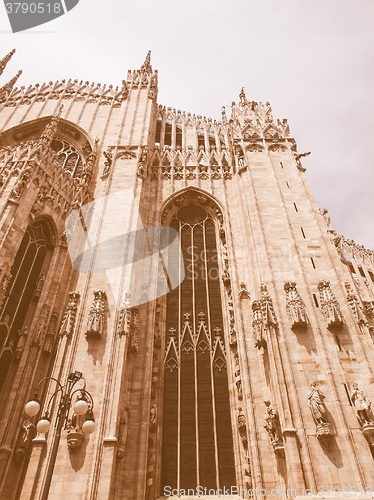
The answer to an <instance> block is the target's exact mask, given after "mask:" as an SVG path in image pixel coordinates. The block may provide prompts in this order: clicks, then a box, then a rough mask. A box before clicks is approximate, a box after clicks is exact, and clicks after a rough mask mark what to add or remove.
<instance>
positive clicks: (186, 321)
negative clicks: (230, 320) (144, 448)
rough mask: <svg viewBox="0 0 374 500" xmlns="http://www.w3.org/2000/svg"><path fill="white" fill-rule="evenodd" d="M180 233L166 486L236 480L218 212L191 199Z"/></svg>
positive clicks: (169, 357) (170, 314)
mask: <svg viewBox="0 0 374 500" xmlns="http://www.w3.org/2000/svg"><path fill="white" fill-rule="evenodd" d="M170 225H171V227H173V228H174V229H176V230H177V231H178V233H179V237H180V241H181V245H182V250H183V259H184V263H185V279H184V281H183V282H182V284H181V285H180V286H179V288H177V289H175V290H173V291H172V292H171V293H169V294H168V295H167V317H166V331H167V334H166V352H165V358H164V363H165V365H164V374H165V375H164V412H163V438H162V441H163V445H162V481H161V483H162V490H163V488H164V487H166V486H170V487H172V488H178V489H179V490H181V489H185V490H187V489H193V488H196V487H197V486H199V485H201V486H203V487H207V488H208V489H211V488H213V489H218V488H223V487H227V488H229V487H230V486H233V485H235V484H236V479H235V467H234V453H233V439H232V427H231V418H230V403H229V391H228V378H227V353H226V349H225V342H224V335H223V332H224V326H223V316H222V303H221V294H220V278H219V271H218V257H217V241H216V230H215V225H214V220H213V218H212V217H211V215H210V214H208V212H207V211H206V210H205V209H204V208H202V207H200V206H197V205H194V204H190V205H187V206H185V207H183V208H181V209H179V210H178V212H177V213H176V215H175V216H174V217H173V219H172V221H171V224H170Z"/></svg>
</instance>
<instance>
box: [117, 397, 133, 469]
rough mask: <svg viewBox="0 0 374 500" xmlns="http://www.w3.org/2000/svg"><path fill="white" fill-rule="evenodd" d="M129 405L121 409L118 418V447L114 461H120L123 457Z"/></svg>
mask: <svg viewBox="0 0 374 500" xmlns="http://www.w3.org/2000/svg"><path fill="white" fill-rule="evenodd" d="M129 411H130V407H129V406H125V407H124V408H122V410H121V414H120V419H119V430H118V448H117V453H116V461H117V462H120V461H121V460H123V459H124V458H125V454H126V440H127V424H128V419H129Z"/></svg>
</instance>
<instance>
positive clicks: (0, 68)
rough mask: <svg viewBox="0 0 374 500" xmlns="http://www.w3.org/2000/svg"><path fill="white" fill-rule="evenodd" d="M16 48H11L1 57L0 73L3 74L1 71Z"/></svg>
mask: <svg viewBox="0 0 374 500" xmlns="http://www.w3.org/2000/svg"><path fill="white" fill-rule="evenodd" d="M15 51H16V49H13V50H12V51H11V52H9V54H7V55H6V56H5V57H4V59H2V60H1V61H0V75H2V74H3V71H4V69H5V67H6V65H7V64H8V62H9V61H10V59H11V58H12V55H13V54H14V53H15Z"/></svg>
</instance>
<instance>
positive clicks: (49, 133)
mask: <svg viewBox="0 0 374 500" xmlns="http://www.w3.org/2000/svg"><path fill="white" fill-rule="evenodd" d="M63 107H64V106H63V105H62V104H61V105H60V106H59V107H58V110H57V111H56V113H55V114H54V115H53V116H52V119H51V121H50V122H49V123H48V124H47V126H46V127H45V129H44V132H43V133H42V135H41V137H40V139H39V144H40V145H41V146H44V147H46V148H48V147H49V146H50V145H51V143H52V140H53V136H54V135H55V134H56V131H57V125H58V121H59V119H60V118H61V113H62V109H63Z"/></svg>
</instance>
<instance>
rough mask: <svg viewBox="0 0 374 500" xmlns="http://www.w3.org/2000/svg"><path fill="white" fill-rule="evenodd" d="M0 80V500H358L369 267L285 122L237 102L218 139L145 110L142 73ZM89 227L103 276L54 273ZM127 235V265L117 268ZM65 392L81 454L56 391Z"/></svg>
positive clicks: (369, 390) (363, 461)
mask: <svg viewBox="0 0 374 500" xmlns="http://www.w3.org/2000/svg"><path fill="white" fill-rule="evenodd" d="M12 55H13V52H12V53H10V54H9V55H7V56H6V57H5V58H4V59H3V60H1V61H0V74H1V73H2V72H3V70H4V69H5V67H6V64H7V62H8V60H9V59H10V57H12ZM17 77H18V75H17V76H16V77H14V78H13V79H12V80H10V81H9V83H6V84H5V85H4V86H3V87H2V88H1V89H0V191H1V194H0V307H1V309H0V314H1V315H0V398H1V404H0V499H1V500H5V499H7V500H16V499H22V500H28V499H35V500H37V499H38V500H39V499H40V500H46V499H47V498H48V499H53V500H59V499H63V498H66V496H70V497H71V498H72V499H74V500H75V499H76V500H79V499H81V500H85V499H87V500H88V499H89V500H106V499H110V500H116V499H118V500H119V499H128V500H141V499H146V500H156V499H161V498H169V497H170V498H172V497H174V498H176V497H179V496H183V495H186V497H187V498H191V499H192V498H194V497H197V495H198V494H199V493H204V494H210V498H215V497H218V496H219V494H220V493H221V492H222V493H225V494H228V493H230V494H231V497H230V498H233V499H240V498H248V497H249V496H253V497H255V498H263V497H266V498H271V497H274V496H279V497H281V496H288V497H292V496H302V495H305V494H309V495H311V496H316V495H317V494H318V493H321V492H322V493H324V494H325V495H328V494H329V492H331V491H333V492H334V496H335V497H337V496H342V497H343V496H346V495H347V494H351V495H354V496H355V497H356V498H357V497H363V496H365V494H366V493H370V492H371V491H372V489H373V488H374V458H373V456H374V455H373V453H374V415H373V413H372V411H371V403H370V402H371V401H374V387H373V382H374V343H373V342H374V253H373V252H372V251H370V250H367V249H365V248H363V247H361V246H359V245H356V244H355V243H354V242H353V241H351V240H347V239H346V238H344V237H343V236H340V235H338V234H337V233H336V232H335V231H334V230H333V228H332V227H331V223H330V220H329V216H328V213H327V211H326V210H322V211H321V210H319V208H318V207H317V204H316V201H315V199H314V197H313V195H312V193H311V190H310V188H309V185H308V182H307V178H306V173H305V168H304V167H303V165H302V157H303V156H305V155H306V154H308V153H300V152H298V151H297V144H296V141H295V139H294V138H293V137H292V135H291V133H290V129H289V126H288V123H287V120H282V121H280V120H278V121H275V120H274V118H273V116H272V110H271V107H270V104H269V103H259V102H255V101H250V100H248V99H247V97H246V95H245V93H244V91H243V90H242V91H241V92H240V95H239V102H238V103H233V104H232V108H231V116H227V115H226V111H225V109H224V108H222V119H221V121H219V122H218V121H215V120H211V119H208V118H205V117H202V116H200V115H192V114H190V113H185V112H181V111H177V110H175V109H172V108H167V107H164V106H161V105H159V104H158V103H157V93H158V81H157V71H154V70H153V69H152V66H151V61H150V54H148V55H147V58H146V60H145V62H144V64H143V65H142V66H141V69H140V70H134V71H129V72H128V77H127V80H125V81H123V83H122V86H120V87H116V88H114V87H112V86H105V85H104V86H103V85H100V84H89V83H88V82H82V81H77V80H74V81H73V80H69V81H65V80H62V81H59V82H55V83H53V82H50V83H43V84H38V85H30V86H29V87H27V88H26V87H16V80H17ZM116 193H117V194H116ZM118 193H119V194H118ZM121 193H122V194H121ZM116 196H117V198H116ZM121 197H122V198H121ZM124 197H125V198H126V197H127V198H126V203H127V205H126V210H123V208H122V207H123V204H122V202H123V199H124ZM108 199H112V200H113V199H114V200H118V205H117V202H116V203H114V204H113V203H112V204H111V205H110V203H109V202H108V203H107V201H105V200H108ZM85 207H94V208H93V209H92V210H91V212H90V213H91V215H90V214H88V212H89V210H88V209H86V208H85ZM108 207H109V208H108ZM116 207H117V212H116ZM109 212H110V213H109ZM120 212H125V213H126V217H127V219H126V220H127V222H128V226H126V224H124V223H122V222H121V221H123V217H122V216H123V213H120ZM74 214H77V216H76V218H75V219H74V220H75V226H74V227H73V229H72V226H71V224H70V225H69V224H68V221H71V220H72V219H71V217H72V216H73V215H74ZM87 214H88V215H87ZM86 216H87V217H88V218H87V217H86ZM90 217H91V222H92V220H93V219H94V220H95V223H96V226H95V228H96V229H95V232H94V234H90V237H91V236H92V238H91V243H90V245H91V247H90V248H91V250H92V249H93V250H92V252H91V254H90V256H91V257H92V255H96V256H97V255H99V254H100V255H101V254H102V255H101V256H103V255H104V253H105V252H106V256H108V255H109V257H110V258H109V261H110V260H111V259H112V261H111V264H110V265H109V267H108V272H106V270H105V269H104V268H102V269H97V267H96V264H95V263H96V261H97V259H98V258H97V257H93V258H87V259H85V258H83V257H82V256H81V257H79V258H78V257H77V259H76V260H75V261H74V259H72V255H71V248H70V247H71V244H72V235H71V232H72V231H75V230H76V227H80V228H81V233H80V234H81V236H82V238H83V236H84V234H86V233H85V231H87V228H85V223H86V222H87V220H88V219H89V218H90ZM88 223H89V221H88ZM129 228H132V230H133V234H135V235H136V238H138V237H139V238H140V240H141V241H142V245H140V246H141V247H142V248H141V249H140V250H141V251H140V254H139V255H135V256H134V255H133V260H134V262H135V260H137V265H136V266H135V265H134V266H128V265H122V266H121V265H120V264H119V263H121V258H122V257H121V255H122V254H121V252H119V251H118V248H120V247H121V245H120V247H118V246H116V245H117V243H116V242H118V241H120V240H121V237H120V236H121V234H125V233H126V232H127V233H128V231H129ZM152 228H161V229H162V228H166V229H167V231H169V232H166V233H165V234H166V238H168V239H167V241H166V243H168V245H166V243H165V242H164V244H163V246H162V248H156V249H155V248H154V247H153V243H154V241H150V239H152V238H150V237H149V234H150V232H149V231H151V232H152ZM103 234H105V238H106V240H105V238H104V239H103ZM157 234H158V236H160V234H161V233H157ZM139 235H140V236H139ZM142 235H143V236H142ZM144 235H145V236H144ZM171 235H172V236H171ZM108 238H109V239H108ZM116 238H117V239H116ZM118 238H119V240H118ZM104 240H105V241H107V244H106V245H105V241H104ZM79 241H80V240H79V238H78V246H79V244H80V242H79ZM108 241H109V243H108ZM121 241H122V240H121ZM126 241H128V240H126ZM137 241H138V240H137ZM173 242H174V243H175V245H174V247H173ZM122 243H123V241H122ZM122 243H121V244H122ZM147 245H148V246H147ZM104 247H105V248H104ZM171 247H173V251H171V250H170V248H171ZM147 248H148V250H149V251H150V254H152V252H153V253H154V254H155V255H156V256H157V259H156V260H157V261H158V262H159V263H160V262H162V266H161V267H157V265H154V261H152V262H151V264H149V262H148V260H147V259H146V258H145V254H146V253H147V252H146V250H147ZM142 252H143V253H142ZM135 253H136V252H135ZM114 254H115V255H114ZM113 255H114V257H116V259H117V261H116V262H114V261H113ZM104 257H105V256H104ZM95 259H96V260H95ZM116 259H115V258H114V260H116ZM151 260H152V259H151ZM104 261H106V262H108V259H106V258H104ZM77 262H78V264H77ZM181 262H182V264H183V265H181ZM156 264H157V263H156ZM175 264H177V266H176V267H175ZM173 265H174V268H175V269H177V272H175V269H174V271H172V270H171V268H172V267H173ZM110 267H111V269H109V268H110ZM144 270H145V272H143V271H144ZM126 273H127V274H128V276H126V279H125V274H126ZM146 275H147V276H148V278H147V279H146ZM174 278H175V279H174ZM113 280H114V281H113ZM152 280H153V281H154V282H157V283H159V284H160V283H161V285H162V286H161V285H160V286H159V285H157V286H156V287H155V286H153V285H152V283H151V281H152ZM114 282H115V283H116V285H115V286H113V283H114ZM117 285H118V286H117ZM116 287H117V288H116ZM118 291H119V292H120V293H118ZM77 374H78V375H77ZM81 374H83V377H84V384H85V385H84V387H83V389H82V384H81V382H82V381H83V379H82V375H81ZM45 377H50V378H47V379H46V380H45V383H43V384H42V385H40V384H39V382H40V381H41V380H42V379H43V378H45ZM74 377H76V379H77V380H79V383H77V386H76V387H78V388H80V389H81V390H85V388H87V391H89V394H90V395H91V397H92V399H88V400H87V405H88V407H89V413H90V419H91V420H94V422H95V430H94V432H92V433H90V434H88V433H87V434H86V433H85V432H84V431H85V427H84V425H85V423H86V424H87V417H84V416H83V417H81V416H80V413H79V412H78V410H74V408H78V406H79V405H78V406H76V407H73V403H74V402H73V400H72V405H71V407H70V402H69V401H67V400H66V399H65V400H61V399H60V400H59V399H58V398H59V397H60V395H59V393H58V391H57V392H56V389H57V388H58V387H59V386H58V383H60V384H62V385H63V386H64V384H65V383H66V384H67V385H66V387H70V385H72V381H75V379H74ZM53 379H57V381H58V382H54V380H53ZM74 383H75V382H74ZM56 384H57V385H56ZM69 384H70V385H69ZM35 392H38V396H37V397H38V401H39V403H40V407H41V409H40V412H39V413H38V414H36V415H35V416H33V417H31V416H27V415H26V414H25V412H24V407H25V404H26V403H27V402H28V401H29V400H32V399H33V398H36V396H34V394H35ZM60 392H61V391H60ZM85 394H87V393H85ZM64 397H65V396H64ZM75 397H77V394H75ZM84 404H86V403H84ZM84 404H83V406H84ZM47 407H48V411H47V414H45V411H46V410H45V409H46V408H47ZM43 409H44V410H43ZM43 412H44V413H43ZM62 413H63V416H64V418H62V416H61V415H62ZM42 418H44V420H48V421H50V427H49V430H48V432H46V433H43V432H41V430H42V427H38V429H37V428H36V427H37V422H38V421H39V420H40V419H42ZM85 418H86V420H85ZM62 420H63V421H62ZM56 422H57V423H56ZM58 422H60V423H61V425H60V424H59V423H58ZM91 423H92V422H91ZM44 424H46V422H45V421H44ZM47 424H48V422H47ZM38 425H39V424H38ZM48 425H49V424H48ZM86 429H88V426H86ZM39 431H40V432H39ZM199 488H200V489H199Z"/></svg>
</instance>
